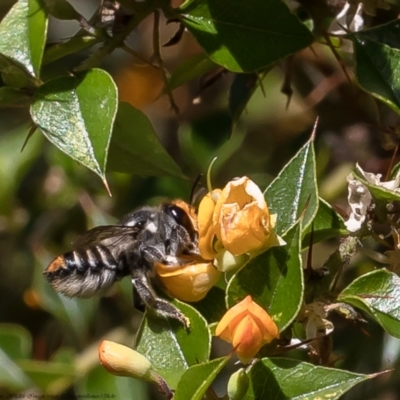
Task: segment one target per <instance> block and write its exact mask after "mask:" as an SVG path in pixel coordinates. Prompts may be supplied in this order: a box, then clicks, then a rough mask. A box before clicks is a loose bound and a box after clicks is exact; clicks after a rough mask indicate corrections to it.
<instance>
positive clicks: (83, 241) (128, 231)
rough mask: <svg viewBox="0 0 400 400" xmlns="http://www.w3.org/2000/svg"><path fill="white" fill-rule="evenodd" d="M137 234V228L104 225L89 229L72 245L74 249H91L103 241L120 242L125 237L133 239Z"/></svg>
mask: <svg viewBox="0 0 400 400" xmlns="http://www.w3.org/2000/svg"><path fill="white" fill-rule="evenodd" d="M138 232H139V229H138V228H137V227H132V226H124V225H105V226H97V227H96V228H93V229H90V230H89V231H87V232H85V233H84V234H83V235H81V236H79V237H78V238H77V239H76V240H75V241H74V243H73V246H74V247H75V248H81V249H83V248H87V247H92V246H95V245H97V244H99V243H100V242H102V241H103V240H106V239H113V238H115V239H116V240H117V241H119V240H122V239H124V238H126V237H129V238H131V239H132V238H134V237H135V236H136V234H137V233H138Z"/></svg>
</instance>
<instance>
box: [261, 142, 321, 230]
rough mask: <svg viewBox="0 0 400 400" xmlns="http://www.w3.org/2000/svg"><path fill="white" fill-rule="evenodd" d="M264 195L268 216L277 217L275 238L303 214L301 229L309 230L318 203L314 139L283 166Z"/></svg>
mask: <svg viewBox="0 0 400 400" xmlns="http://www.w3.org/2000/svg"><path fill="white" fill-rule="evenodd" d="M264 195H265V198H266V200H267V204H268V208H269V210H270V212H271V214H277V225H276V231H277V233H278V235H282V234H283V233H284V232H286V231H287V230H288V229H289V228H290V227H291V226H293V225H294V224H295V223H296V222H297V220H298V219H299V218H300V217H301V216H302V215H303V221H302V225H303V230H306V229H307V228H308V227H309V225H310V224H311V222H312V221H313V219H314V217H315V215H316V214H317V211H318V203H319V199H318V187H317V178H316V169H315V153H314V142H313V139H310V140H309V141H308V142H307V143H306V144H305V145H304V146H303V147H302V148H301V149H300V150H299V152H298V153H297V154H296V155H295V156H294V157H293V158H292V159H291V160H290V161H289V162H288V163H287V164H286V165H285V166H284V167H283V169H282V171H281V172H280V173H279V175H278V176H277V177H276V178H275V179H274V180H273V181H272V182H271V184H270V185H269V186H268V187H267V189H266V190H265V192H264ZM303 213H304V214H303Z"/></svg>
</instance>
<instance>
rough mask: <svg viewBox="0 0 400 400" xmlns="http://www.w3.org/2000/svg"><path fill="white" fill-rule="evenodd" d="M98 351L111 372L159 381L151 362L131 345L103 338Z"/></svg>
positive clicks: (103, 363)
mask: <svg viewBox="0 0 400 400" xmlns="http://www.w3.org/2000/svg"><path fill="white" fill-rule="evenodd" d="M98 351H99V359H100V364H101V365H102V366H103V367H104V368H105V369H106V370H107V371H108V372H110V373H111V374H113V375H119V376H129V377H133V378H137V379H142V380H147V381H153V382H158V374H157V373H156V372H155V371H153V369H152V364H151V362H150V361H149V360H148V359H147V358H146V357H144V356H143V355H141V354H140V353H138V352H137V351H135V350H133V349H131V348H130V347H127V346H123V345H122V344H118V343H115V342H111V341H109V340H103V341H102V342H101V343H100V346H99V348H98Z"/></svg>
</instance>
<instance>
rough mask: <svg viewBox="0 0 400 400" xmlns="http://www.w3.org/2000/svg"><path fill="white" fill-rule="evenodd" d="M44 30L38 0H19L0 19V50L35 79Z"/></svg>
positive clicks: (42, 14)
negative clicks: (0, 19)
mask: <svg viewBox="0 0 400 400" xmlns="http://www.w3.org/2000/svg"><path fill="white" fill-rule="evenodd" d="M46 33H47V15H46V12H45V10H44V9H43V7H42V5H41V2H40V0H19V1H17V2H16V3H15V4H14V6H13V7H12V8H11V10H10V11H9V12H8V14H7V15H6V16H5V17H4V18H3V20H2V21H1V23H0V54H2V55H4V56H5V57H7V58H8V59H9V60H11V61H12V62H14V63H15V64H17V65H18V66H19V67H21V68H23V69H24V70H25V71H26V72H28V73H29V75H31V76H32V77H34V78H37V79H39V76H40V66H41V63H42V56H43V50H44V46H45V43H46ZM11 44H12V45H11Z"/></svg>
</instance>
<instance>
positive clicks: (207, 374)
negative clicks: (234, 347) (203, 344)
mask: <svg viewBox="0 0 400 400" xmlns="http://www.w3.org/2000/svg"><path fill="white" fill-rule="evenodd" d="M229 359H230V357H221V358H217V359H215V360H212V361H208V362H205V363H204V364H199V365H193V366H191V367H190V368H189V369H188V370H186V371H185V372H184V374H183V375H182V378H181V379H180V381H179V382H178V386H177V388H176V392H175V395H174V400H201V399H203V396H204V394H205V393H206V391H207V389H208V388H209V387H210V385H211V384H212V383H213V381H214V379H215V378H216V376H217V375H218V373H219V372H220V371H221V370H222V368H223V367H224V366H225V365H226V364H227V363H228V361H229Z"/></svg>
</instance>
